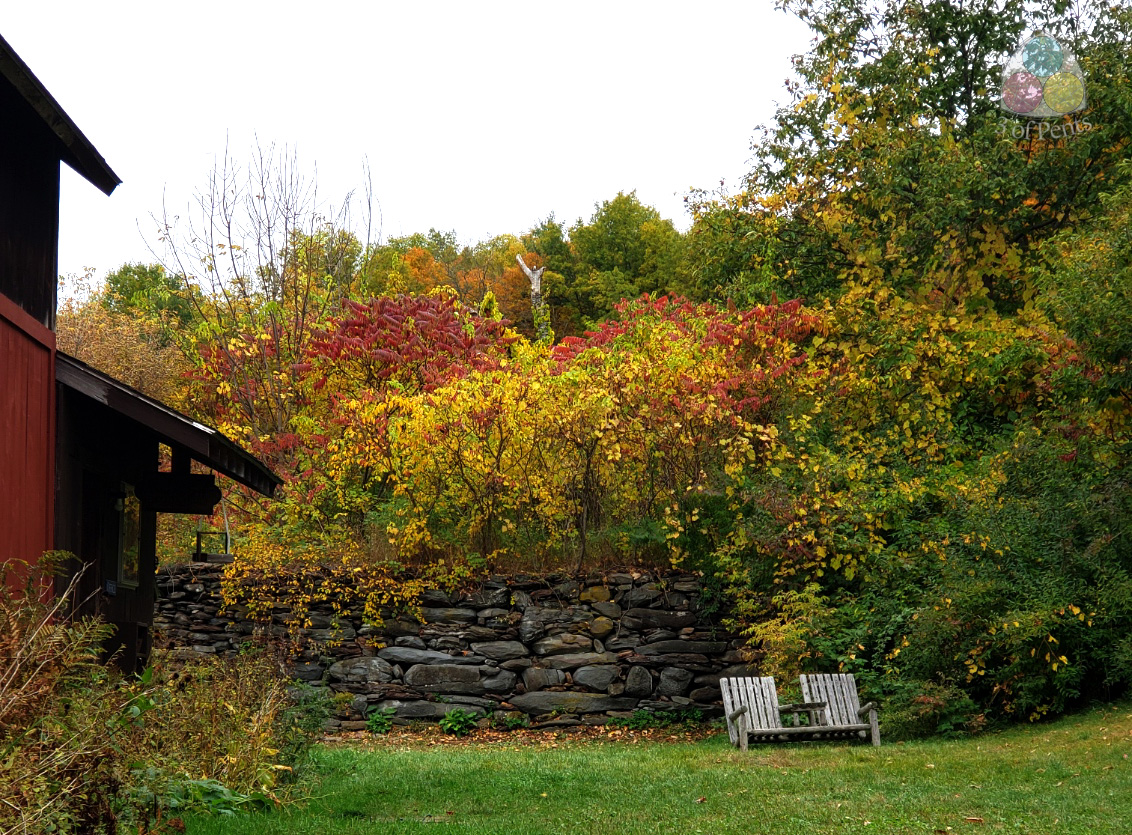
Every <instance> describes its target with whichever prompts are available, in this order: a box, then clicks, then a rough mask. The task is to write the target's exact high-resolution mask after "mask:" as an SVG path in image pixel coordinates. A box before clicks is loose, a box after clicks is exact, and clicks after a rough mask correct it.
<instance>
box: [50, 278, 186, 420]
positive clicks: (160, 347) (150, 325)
mask: <svg viewBox="0 0 1132 835" xmlns="http://www.w3.org/2000/svg"><path fill="white" fill-rule="evenodd" d="M129 268H130V265H126V266H125V267H123V268H122V269H121V270H119V271H117V272H115V273H112V274H111V275H112V276H114V275H118V276H120V275H122V273H124V272H126V271H127V270H128V269H129ZM65 288H66V292H65V293H64V294H62V298H63V301H62V304H61V305H60V308H59V315H58V317H57V323H56V329H55V333H56V339H57V344H58V348H59V350H60V351H63V352H65V353H67V354H70V355H71V356H73V357H75V358H76V359H79V360H82V361H83V362H85V363H87V364H88V365H91V366H93V367H94V368H97V369H98V370H99V371H102V372H103V373H105V374H109V375H110V376H111V377H114V378H115V379H118V380H121V381H122V382H123V383H126V385H129V386H133V387H134V388H136V389H137V390H138V391H140V392H141V393H142V394H146V395H148V396H150V397H153V398H155V399H157V400H160V401H162V402H164V403H168V404H170V405H173V406H180V405H183V404H184V401H185V393H186V392H185V388H186V386H185V380H184V375H185V373H186V372H187V370H188V368H189V365H188V363H187V362H186V360H185V359H184V357H183V356H182V354H181V350H180V348H179V347H178V346H177V345H176V344H174V343H173V342H171V341H170V340H169V339H168V331H167V328H168V327H169V324H168V323H167V322H165V321H163V320H162V319H161V318H159V317H158V316H156V315H151V313H152V310H153V308H150V307H149V305H148V303H147V304H145V305H144V306H142V305H139V306H133V305H123V304H121V302H122V299H121V297H120V296H118V295H115V294H114V293H113V292H112V291H111V290H110V289H109V288H108V287H107V286H106V285H96V284H94V283H93V281H92V279H91V277H90V276H89V275H88V276H82V277H73V278H72V279H71V280H70V281H68V282H66V285H65Z"/></svg>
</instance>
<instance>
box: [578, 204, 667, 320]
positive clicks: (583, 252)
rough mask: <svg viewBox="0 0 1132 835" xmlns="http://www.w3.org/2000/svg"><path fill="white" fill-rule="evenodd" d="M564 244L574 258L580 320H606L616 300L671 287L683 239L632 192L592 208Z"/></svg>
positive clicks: (657, 213) (661, 290)
mask: <svg viewBox="0 0 1132 835" xmlns="http://www.w3.org/2000/svg"><path fill="white" fill-rule="evenodd" d="M570 241H571V243H572V244H573V247H574V252H575V254H576V255H577V258H578V279H577V282H576V286H577V293H576V299H577V302H578V304H579V308H580V309H579V312H580V313H581V315H582V317H583V318H584V319H588V320H591V321H596V320H598V319H601V318H604V317H605V316H608V315H609V314H610V313H611V312H612V311H613V306H614V305H615V304H616V303H617V302H618V301H620V300H621V299H634V298H636V297H637V296H640V295H641V294H642V293H653V294H657V293H666V292H669V291H670V290H674V289H676V287H677V283H678V280H677V274H678V271H679V269H680V265H681V258H682V255H683V237H682V236H681V234H680V232H679V231H678V230H677V229H676V227H675V226H673V225H672V221H670V220H666V219H665V218H662V217H661V216H660V213H659V212H658V211H657V210H656V209H654V208H653V207H651V206H646V205H644V204H643V203H641V201H640V200H638V199H637V194H636V192H631V193H629V194H624V193H618V195H617V196H616V197H614V198H613V199H612V200H606V201H604V202H603V203H601V204H600V205H599V206H596V207H595V211H594V214H593V216H592V217H591V218H590V221H589V223H582V222H581V221H580V220H579V221H578V223H576V224H575V225H574V226H573V227H572V228H571V229H570Z"/></svg>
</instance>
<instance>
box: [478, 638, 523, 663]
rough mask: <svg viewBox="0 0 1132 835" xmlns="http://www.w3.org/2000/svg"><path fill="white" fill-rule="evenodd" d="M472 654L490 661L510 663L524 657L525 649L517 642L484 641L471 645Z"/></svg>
mask: <svg viewBox="0 0 1132 835" xmlns="http://www.w3.org/2000/svg"><path fill="white" fill-rule="evenodd" d="M472 652H474V653H476V655H482V656H483V657H484V658H490V659H491V660H492V661H510V660H511V659H513V658H522V657H523V656H524V655H526V654H527V648H526V647H525V646H523V645H522V644H521V643H519V642H518V641H486V642H484V643H479V644H472Z"/></svg>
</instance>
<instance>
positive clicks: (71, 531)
mask: <svg viewBox="0 0 1132 835" xmlns="http://www.w3.org/2000/svg"><path fill="white" fill-rule="evenodd" d="M0 124H2V125H3V128H2V129H0V563H6V562H8V561H12V560H14V561H26V562H32V561H34V560H36V559H37V558H38V557H39V556H40V555H41V554H42V553H43V552H44V551H48V550H55V549H59V550H66V551H70V552H71V553H73V554H75V555H76V556H77V557H78V560H79V563H78V565H76V569H77V568H78V567H79V566H83V567H85V570H84V572H83V580H82V594H81V595H80V599H81V600H82V607H81V611H82V612H84V613H88V614H97V615H99V616H101V617H103V618H104V619H105V620H107V621H108V622H110V623H112V624H114V625H115V627H116V638H115V639H114V640H113V642H112V643H113V646H111V647H109V648H108V649H111V650H113V651H114V652H116V653H117V654H118V658H119V659H120V662H121V663H122V665H123V666H124V667H126V668H132V667H135V666H137V665H138V664H141V663H143V662H144V660H145V658H146V656H147V655H148V652H149V626H150V625H151V624H152V621H153V604H154V596H155V581H154V572H155V563H156V530H157V514H158V513H211V511H212V509H213V507H214V506H215V505H216V503H217V502H218V501H219V500H220V490H219V488H217V486H216V484H215V482H214V479H213V476H212V475H208V474H201V473H199V472H197V473H194V472H192V468H191V463H192V462H193V461H196V462H198V464H199V465H203V467H207V468H209V469H212V470H214V471H216V472H220V473H223V474H224V475H227V476H229V477H230V478H232V479H234V480H236V481H237V482H239V483H241V484H244V485H246V486H248V487H250V488H252V489H254V490H257V491H259V492H260V493H263V494H265V495H269V496H270V495H271V494H272V493H273V492H274V490H275V487H276V485H277V484H279V479H278V478H277V477H276V476H275V475H274V474H273V473H272V472H271V471H270V470H269V469H267V467H266V466H264V465H263V464H262V463H261V462H259V461H258V460H256V459H255V458H254V457H252V456H251V455H249V454H248V453H246V452H245V451H244V450H242V449H240V448H239V447H238V446H237V445H236V444H234V443H232V442H231V441H229V440H228V439H227V438H225V437H224V436H223V435H221V434H220V433H219V432H216V431H215V430H213V429H210V428H209V427H207V426H204V425H202V424H200V423H198V422H196V421H194V420H192V419H191V418H189V417H187V416H185V415H182V414H180V413H178V412H176V411H174V410H173V409H170V408H169V407H167V406H165V405H164V404H161V403H158V402H157V401H155V400H152V399H150V398H148V397H145V396H144V395H142V394H140V393H139V392H137V391H134V390H133V389H131V388H129V387H128V386H126V385H124V384H123V383H120V382H118V381H117V380H114V379H112V378H110V377H108V376H106V375H105V374H101V373H100V372H98V371H97V370H95V369H93V368H90V367H89V366H86V365H84V364H83V363H81V362H79V361H78V360H76V359H73V358H71V357H67V356H65V355H63V354H57V352H56V350H55V333H54V328H55V306H56V287H57V280H58V264H57V262H58V237H59V164H60V162H65V163H67V164H68V165H70V166H71V167H72V168H73V169H74V170H75V171H77V172H78V173H79V174H81V175H82V176H83V177H85V178H86V179H87V180H89V181H90V182H91V183H92V184H93V185H95V186H97V187H98V188H99V189H101V190H102V191H103V192H105V193H106V194H107V195H109V194H110V193H111V192H112V191H113V190H114V189H115V187H116V186H117V185H118V184H119V183H120V182H121V181H120V180H119V179H118V176H117V175H116V174H115V173H114V172H113V171H112V170H111V169H110V167H109V166H108V165H107V164H106V161H105V160H104V159H103V158H102V156H101V155H100V154H99V153H98V151H96V150H95V148H94V146H93V145H91V143H90V141H89V140H88V139H87V138H86V137H85V136H83V134H82V131H80V130H79V129H78V127H77V126H76V125H75V124H74V122H72V121H71V119H70V117H68V116H67V114H66V113H64V112H63V109H62V108H61V107H60V106H59V104H58V103H57V102H56V101H55V99H54V98H52V96H51V94H50V93H48V92H47V90H46V89H44V87H43V85H42V84H41V83H40V82H39V80H38V79H36V77H35V76H34V75H33V74H32V72H31V70H29V69H28V67H27V66H26V65H25V64H24V63H23V61H21V60H20V58H19V56H18V55H16V53H15V52H14V51H13V50H12V48H11V47H10V46H9V45H8V43H7V42H6V41H4V39H3V38H0ZM160 445H165V446H167V447H168V448H169V449H170V451H171V453H172V459H173V466H172V468H171V470H170V471H169V472H159V469H158V462H159V446H160ZM203 467H201V466H198V467H197V469H198V470H200V469H202V468H203ZM16 564H17V565H18V564H19V563H18V562H17V563H16Z"/></svg>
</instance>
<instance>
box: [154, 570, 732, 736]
mask: <svg viewBox="0 0 1132 835" xmlns="http://www.w3.org/2000/svg"><path fill="white" fill-rule="evenodd" d="M219 568H220V567H219V566H212V565H209V564H202V563H194V564H192V565H190V566H186V567H183V568H178V569H170V570H167V571H166V572H165V573H164V574H163V575H162V576H161V579H160V582H159V588H160V590H161V592H162V594H161V599H160V601H159V603H158V613H157V619H156V620H157V628H158V632H159V635H161V636H162V637H163V638H164V640H165V642H166V643H167V644H169V645H172V646H175V647H179V649H178V650H176V651H177V652H178V653H180V654H182V655H191V654H194V653H206V654H212V653H226V652H233V651H236V650H238V649H239V648H240V647H241V646H242V645H243V644H244V643H246V642H247V641H248V640H250V639H251V637H252V635H253V634H254V633H256V632H257V631H259V630H265V631H266V632H267V633H268V634H270V635H275V636H280V637H282V636H284V635H286V634H287V633H288V619H289V617H290V613H289V612H287V611H286V610H285V609H282V608H280V609H278V610H276V611H274V612H273V613H272V617H271V623H270V624H269V625H266V626H265V625H263V624H256V623H253V622H251V621H249V620H247V613H246V610H243V609H241V608H240V607H231V608H229V609H227V610H224V611H221V608H220V592H219V585H220V570H219ZM420 614H421V619H420V621H416V620H411V619H408V617H407V616H406V615H404V614H401V615H395V614H394V613H392V612H387V613H383V616H384V617H385V624H384V626H383V627H382V628H381V629H376V628H374V627H372V626H367V625H364V624H363V623H362V621H361V619H360V617H352V616H337V617H335V616H334V615H333V614H332V612H331V610H330V609H329V607H327V609H326V611H321V612H315V613H314V614H313V615H312V616H311V617H310V621H311V627H310V628H307V629H303V630H300V634H301V636H302V637H303V638H304V639H305V641H304V647H303V649H302V650H301V651H300V652H299V653H298V655H297V656H296V658H295V661H294V673H295V675H296V677H297V678H299V679H301V680H303V681H306V682H309V683H310V684H313V685H315V686H326V687H329V688H330V689H332V690H334V691H336V692H339V693H348V694H351V695H352V697H353V698H352V699H351V700H350V703H349V707H348V709H347V710H345V711H343V715H342V716H341V717H340V718H338V719H335V720H332V721H331V723H330V727H331V728H342V729H344V730H361V729H362V728H364V727H365V717H366V715H367V714H368V713H369V712H371V711H373V710H375V709H392V712H393V718H394V721H395V722H398V723H408V722H410V721H413V720H432V721H435V720H438V719H440V718H441V717H443V716H444V714H445V713H446V712H448V711H450V710H452V709H454V708H462V709H464V710H467V711H469V712H472V713H474V714H476V715H477V717H480V718H483V719H484V720H485V721H486V720H487V719H489V718H494V719H497V720H498V719H505V718H508V717H514V718H523V719H524V720H526V721H530V722H531V723H532V724H533V725H535V726H542V727H546V726H559V725H577V724H603V723H605V722H607V721H608V720H609V718H610V717H627V716H629V715H631V714H632V712H633V711H636V710H642V709H643V710H649V711H687V710H699V711H701V712H702V713H703V715H705V716H717V715H719V714H720V712H721V707H720V691H719V679H720V677H721V676H727V675H749V674H750V673H751V670H750V668H749V667H748V666H747V665H746V664H744V663H743V658H742V656H741V654H740V652H739V647H740V646H741V644H742V641H740V640H738V639H736V638H735V637H734V636H731V635H727V634H725V633H724V632H723V631H722V630H721V628H720V627H719V625H718V623H717V622H716V621H715V620H714V619H713V618H712V617H710V616H709V615H708V613H707V612H706V611H705V609H704V606H703V589H702V585H701V582H700V580H699V578H697V577H695V576H692V575H687V574H669V575H664V576H657V575H654V574H651V573H648V572H638V571H634V572H631V573H630V572H617V573H611V574H607V575H590V576H587V577H579V578H568V577H562V576H551V577H547V578H533V577H526V576H517V577H510V578H507V577H493V578H491V579H490V580H488V581H487V582H486V583H485V584H484V586H483V588H481V589H480V590H478V591H475V592H472V593H467V594H460V595H455V596H450V595H448V594H446V593H444V592H442V591H427V592H425V594H424V595H423V596H422V599H421V609H420ZM339 701H340V702H341V701H343V700H341V699H340V700H339Z"/></svg>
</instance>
